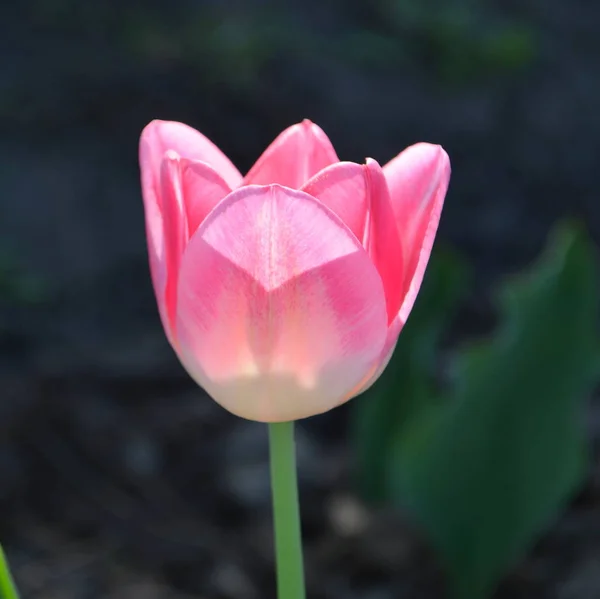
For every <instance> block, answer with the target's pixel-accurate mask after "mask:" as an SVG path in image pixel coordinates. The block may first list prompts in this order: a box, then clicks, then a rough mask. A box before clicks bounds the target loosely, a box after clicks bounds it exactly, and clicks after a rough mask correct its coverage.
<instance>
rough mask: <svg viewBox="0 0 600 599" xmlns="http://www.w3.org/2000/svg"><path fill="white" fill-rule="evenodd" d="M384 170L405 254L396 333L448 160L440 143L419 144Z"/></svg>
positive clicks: (433, 227) (419, 268) (427, 242)
mask: <svg viewBox="0 0 600 599" xmlns="http://www.w3.org/2000/svg"><path fill="white" fill-rule="evenodd" d="M383 172H384V174H385V178H386V180H387V184H388V188H389V190H390V196H391V200H392V208H393V211H394V215H395V221H396V225H397V227H398V231H399V234H400V239H401V241H402V245H403V248H404V255H405V268H406V270H405V278H404V288H405V293H406V295H405V297H404V301H403V303H402V306H401V308H400V313H399V322H398V323H396V328H397V329H398V333H399V332H400V329H401V328H402V326H403V325H404V323H405V322H406V319H407V318H408V315H409V314H410V311H411V309H412V306H413V304H414V302H415V299H416V297H417V293H418V292H419V288H420V287H421V282H422V281H423V276H424V274H425V268H426V267H427V263H428V262H429V256H430V254H431V249H432V247H433V241H434V239H435V235H436V232H437V228H438V224H439V220H440V216H441V213H442V206H443V204H444V198H445V196H446V191H447V189H448V183H449V180H450V159H449V158H448V155H447V154H446V152H445V151H444V150H443V148H442V147H441V146H436V145H432V144H427V143H419V144H416V145H414V146H411V147H409V148H407V149H406V150H404V151H403V152H401V153H400V154H399V155H398V156H396V158H394V159H393V160H391V161H390V162H388V164H386V165H385V166H384V168H383ZM391 334H392V336H393V334H394V332H393V331H392V333H391ZM394 343H395V341H394Z"/></svg>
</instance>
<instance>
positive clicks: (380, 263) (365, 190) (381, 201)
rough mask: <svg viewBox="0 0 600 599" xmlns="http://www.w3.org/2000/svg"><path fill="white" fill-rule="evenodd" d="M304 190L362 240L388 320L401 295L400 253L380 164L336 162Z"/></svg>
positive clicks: (396, 310)
mask: <svg viewBox="0 0 600 599" xmlns="http://www.w3.org/2000/svg"><path fill="white" fill-rule="evenodd" d="M303 189H304V191H306V192H307V193H310V195H312V196H314V197H316V198H317V199H318V200H320V201H321V202H322V203H323V204H324V205H325V206H327V207H328V208H330V209H331V210H333V211H334V212H335V213H336V214H337V215H338V216H339V217H340V218H341V219H342V220H343V221H344V223H346V225H347V226H348V228H349V229H350V230H351V231H352V232H353V233H354V234H355V235H356V237H357V238H358V239H359V240H360V241H361V242H362V243H363V245H364V247H365V249H366V250H367V252H368V254H369V256H371V259H372V260H373V263H374V264H375V266H376V268H377V270H378V272H379V275H380V276H381V279H382V281H383V286H384V289H385V297H386V303H387V311H388V322H391V321H392V320H393V319H394V318H395V317H396V315H397V313H398V310H399V309H400V304H401V303H402V298H403V276H404V273H403V268H404V263H403V252H402V245H401V243H400V238H399V235H398V230H397V228H396V224H395V219H394V213H393V210H392V206H391V200H390V196H389V193H388V188H387V184H386V181H385V177H384V175H383V171H382V170H381V167H380V166H379V164H377V162H375V160H371V159H368V160H367V164H366V165H359V164H355V163H352V162H340V163H338V164H334V165H332V166H330V167H329V168H326V169H325V170H323V171H321V172H320V173H318V174H317V175H316V176H315V177H313V178H312V179H311V180H310V181H309V182H308V183H307V184H306V185H305V186H304V188H303Z"/></svg>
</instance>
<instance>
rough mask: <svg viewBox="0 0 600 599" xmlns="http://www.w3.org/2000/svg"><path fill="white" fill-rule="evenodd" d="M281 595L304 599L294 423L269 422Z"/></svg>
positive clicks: (286, 597) (279, 596) (278, 579)
mask: <svg viewBox="0 0 600 599" xmlns="http://www.w3.org/2000/svg"><path fill="white" fill-rule="evenodd" d="M269 446H270V452H271V489H272V491H273V520H274V525H275V554H276V560H277V596H278V598H279V599H305V596H306V594H305V590H304V566H303V559H302V537H301V532H300V506H299V502H298V481H297V475H296V448H295V444H294V423H293V422H276V423H271V424H269Z"/></svg>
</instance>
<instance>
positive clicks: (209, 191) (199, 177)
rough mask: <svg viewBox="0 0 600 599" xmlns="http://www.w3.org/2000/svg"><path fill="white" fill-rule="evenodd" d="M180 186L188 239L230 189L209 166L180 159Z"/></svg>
mask: <svg viewBox="0 0 600 599" xmlns="http://www.w3.org/2000/svg"><path fill="white" fill-rule="evenodd" d="M181 185H182V188H183V198H184V201H185V211H186V216H187V221H188V227H189V231H190V237H191V236H192V235H193V234H194V232H195V231H196V229H197V228H198V227H199V226H200V224H201V223H202V221H203V220H204V219H205V218H206V216H207V215H208V213H209V212H210V211H211V210H212V209H213V208H214V207H215V206H216V205H217V204H218V203H219V202H220V201H221V200H222V199H223V198H224V197H225V196H226V195H227V194H229V193H231V188H230V187H229V185H227V183H226V182H225V179H223V178H222V177H221V176H220V175H219V174H218V173H217V172H216V171H215V170H214V169H213V168H212V167H211V166H209V165H208V164H206V163H204V162H195V161H192V160H187V159H185V158H182V159H181Z"/></svg>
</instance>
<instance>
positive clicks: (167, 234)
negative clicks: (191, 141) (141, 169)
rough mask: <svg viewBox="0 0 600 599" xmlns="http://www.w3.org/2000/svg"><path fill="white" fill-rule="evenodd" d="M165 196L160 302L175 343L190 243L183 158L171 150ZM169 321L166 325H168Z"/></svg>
mask: <svg viewBox="0 0 600 599" xmlns="http://www.w3.org/2000/svg"><path fill="white" fill-rule="evenodd" d="M160 175H161V194H162V200H163V204H162V208H163V211H162V214H163V234H164V261H163V268H164V270H165V275H164V276H165V282H164V290H160V291H162V294H161V297H158V291H159V290H157V300H158V306H159V310H160V312H161V317H162V319H163V325H164V326H165V330H166V331H167V336H168V337H169V340H170V341H171V343H172V338H173V331H174V330H175V309H176V307H177V279H178V273H179V265H180V262H181V256H182V254H183V250H184V248H185V246H186V244H187V241H188V236H189V234H188V224H187V218H186V214H185V209H184V205H183V194H182V188H181V165H180V161H179V156H178V155H177V154H176V153H175V152H174V151H172V150H169V151H168V152H167V154H166V155H165V158H164V159H163V161H162V164H161V171H160ZM165 322H166V324H165Z"/></svg>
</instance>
